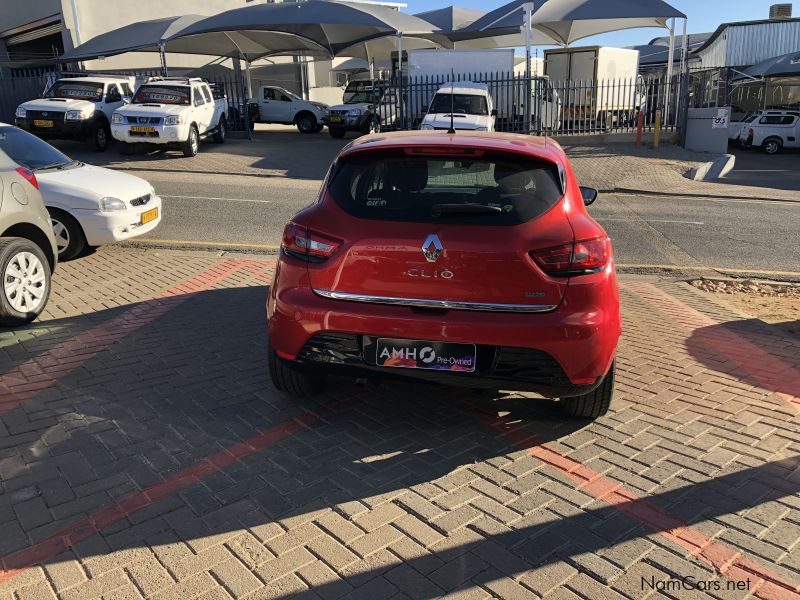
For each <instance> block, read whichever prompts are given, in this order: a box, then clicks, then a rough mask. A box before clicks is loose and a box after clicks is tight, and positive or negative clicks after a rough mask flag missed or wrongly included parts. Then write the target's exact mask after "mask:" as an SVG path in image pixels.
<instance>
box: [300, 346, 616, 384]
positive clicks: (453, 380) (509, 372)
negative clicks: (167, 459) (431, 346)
mask: <svg viewBox="0 0 800 600" xmlns="http://www.w3.org/2000/svg"><path fill="white" fill-rule="evenodd" d="M375 339H376V338H375V337H373V336H362V335H356V334H352V333H350V334H344V333H318V334H315V335H313V336H311V337H310V338H309V339H308V341H307V342H306V343H305V344H304V345H303V348H302V349H301V350H300V353H299V354H298V355H297V357H296V358H295V360H293V361H290V362H289V365H290V366H293V367H294V368H299V369H314V370H315V371H320V370H323V371H330V372H331V373H334V374H337V375H345V374H350V375H353V376H356V377H358V376H361V377H365V376H366V377H377V378H381V379H387V378H396V379H417V380H422V381H428V382H431V383H438V384H443V385H453V386H463V387H469V388H473V389H514V390H519V391H531V392H537V393H539V394H542V395H544V396H547V397H552V398H564V397H569V396H577V395H580V394H585V393H587V392H590V391H591V390H593V389H594V388H596V387H597V386H598V385H599V384H600V382H601V379H602V378H597V379H596V380H595V381H593V382H591V383H587V384H574V383H572V382H571V381H570V380H569V378H568V377H567V376H566V374H565V373H564V371H563V369H562V368H561V367H560V365H559V364H558V363H557V362H556V361H555V359H553V357H552V356H550V355H549V354H547V353H546V352H543V351H541V350H533V349H528V348H512V347H508V346H487V345H479V346H478V347H477V355H478V356H477V363H478V367H477V369H476V371H475V372H474V373H461V372H455V371H440V370H426V369H397V368H387V367H379V366H376V365H375V364H374V363H373V364H370V362H367V361H365V358H364V355H365V352H364V346H365V344H367V345H368V343H369V342H370V341H372V342H374V341H375Z"/></svg>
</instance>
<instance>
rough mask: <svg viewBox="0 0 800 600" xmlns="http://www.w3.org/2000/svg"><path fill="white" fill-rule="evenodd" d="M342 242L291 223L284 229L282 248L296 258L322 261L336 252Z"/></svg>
mask: <svg viewBox="0 0 800 600" xmlns="http://www.w3.org/2000/svg"><path fill="white" fill-rule="evenodd" d="M341 243H342V242H341V240H335V239H333V238H329V237H326V236H324V235H322V234H320V233H316V232H315V231H311V230H310V229H308V228H306V227H302V226H300V225H296V224H294V223H289V224H288V225H287V226H286V228H285V229H284V230H283V243H282V244H281V248H282V249H283V251H284V252H286V254H288V255H289V256H292V257H294V258H299V259H301V260H308V261H312V262H322V261H323V260H325V259H326V258H328V257H329V256H330V255H331V254H333V253H334V252H336V249H337V248H338V247H339V246H340V245H341Z"/></svg>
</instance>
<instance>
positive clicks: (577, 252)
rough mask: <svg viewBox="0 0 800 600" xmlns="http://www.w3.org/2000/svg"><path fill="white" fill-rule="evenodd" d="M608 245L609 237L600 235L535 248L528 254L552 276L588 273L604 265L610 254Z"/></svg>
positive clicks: (598, 270)
mask: <svg viewBox="0 0 800 600" xmlns="http://www.w3.org/2000/svg"><path fill="white" fill-rule="evenodd" d="M610 246H611V242H610V241H609V239H608V238H607V237H602V238H595V239H591V240H581V241H579V242H575V243H574V244H564V245H563V246H556V247H554V248H545V249H544V250H535V251H533V252H531V253H530V254H531V257H532V258H533V259H534V260H535V261H536V264H538V265H539V267H541V269H542V271H544V272H545V273H547V274H548V275H552V276H553V277H569V276H574V275H590V274H592V273H599V272H600V271H602V270H603V268H604V267H605V266H606V264H607V263H608V260H609V258H610V256H611V248H610Z"/></svg>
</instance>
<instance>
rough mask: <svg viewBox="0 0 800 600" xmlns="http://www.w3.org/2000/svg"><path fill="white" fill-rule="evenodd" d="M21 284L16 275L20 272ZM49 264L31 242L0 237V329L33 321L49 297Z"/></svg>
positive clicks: (42, 253)
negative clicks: (21, 274) (22, 284)
mask: <svg viewBox="0 0 800 600" xmlns="http://www.w3.org/2000/svg"><path fill="white" fill-rule="evenodd" d="M20 268H22V269H23V271H21V273H23V274H24V275H23V276H22V278H21V279H22V280H24V288H23V287H22V286H21V285H20V283H22V281H21V280H20V278H18V277H17V276H16V275H17V274H18V273H20ZM50 277H51V272H50V263H49V262H47V257H46V256H45V255H44V252H42V249H41V248H39V246H37V245H36V244H34V243H33V242H32V241H30V240H27V239H24V238H14V237H9V238H0V326H3V327H16V326H19V325H25V324H27V323H30V322H31V321H33V320H34V319H35V318H36V317H38V316H39V314H40V313H41V312H42V311H43V310H44V307H45V306H46V305H47V299H48V298H49V296H50Z"/></svg>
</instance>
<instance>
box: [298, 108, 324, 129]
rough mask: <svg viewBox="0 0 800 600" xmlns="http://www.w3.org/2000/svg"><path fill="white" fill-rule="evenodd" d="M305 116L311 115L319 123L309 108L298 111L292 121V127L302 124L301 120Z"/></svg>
mask: <svg viewBox="0 0 800 600" xmlns="http://www.w3.org/2000/svg"><path fill="white" fill-rule="evenodd" d="M304 115H310V116H311V117H312V118H313V119H314V120H315V121H319V119H317V116H316V115H315V114H314V113H313V112H311V111H310V110H308V109H307V108H303V109H300V110H299V111H297V113H296V114H295V115H294V119H293V120H292V125H297V123H299V122H300V118H301V117H303V116H304Z"/></svg>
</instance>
